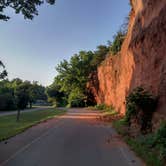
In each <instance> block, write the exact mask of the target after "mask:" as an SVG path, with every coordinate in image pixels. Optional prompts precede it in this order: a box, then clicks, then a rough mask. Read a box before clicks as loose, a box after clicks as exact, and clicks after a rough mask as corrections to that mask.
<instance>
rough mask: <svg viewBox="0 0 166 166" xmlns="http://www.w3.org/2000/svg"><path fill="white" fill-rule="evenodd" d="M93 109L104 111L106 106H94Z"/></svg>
mask: <svg viewBox="0 0 166 166" xmlns="http://www.w3.org/2000/svg"><path fill="white" fill-rule="evenodd" d="M95 108H96V109H97V110H105V109H106V108H107V106H106V105H105V104H97V105H96V106H95Z"/></svg>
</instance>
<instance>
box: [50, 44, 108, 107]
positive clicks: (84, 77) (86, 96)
mask: <svg viewBox="0 0 166 166" xmlns="http://www.w3.org/2000/svg"><path fill="white" fill-rule="evenodd" d="M108 51H109V49H108V47H107V46H104V45H100V46H98V47H97V50H96V51H94V52H92V51H80V52H79V54H75V55H73V56H72V57H71V59H70V60H69V61H66V60H63V61H62V62H61V63H60V64H59V65H58V66H57V68H56V70H57V72H58V75H57V76H56V77H55V81H54V83H53V84H52V85H51V86H54V87H58V91H59V93H61V92H63V93H64V94H65V96H66V98H67V101H68V105H69V106H81V107H82V106H86V105H94V103H95V101H94V96H93V95H92V94H91V93H90V92H89V91H88V89H87V87H86V85H87V82H88V81H89V79H90V77H89V76H90V73H91V72H93V71H96V70H97V66H98V65H100V63H101V62H102V61H103V60H104V59H105V57H106V54H107V53H108ZM56 95H57V96H58V93H57V94H56ZM54 98H56V101H57V97H55V96H54Z"/></svg>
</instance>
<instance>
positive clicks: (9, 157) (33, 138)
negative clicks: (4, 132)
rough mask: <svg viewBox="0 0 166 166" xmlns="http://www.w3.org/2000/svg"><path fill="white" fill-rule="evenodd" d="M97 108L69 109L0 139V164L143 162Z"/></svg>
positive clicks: (135, 165) (110, 165) (132, 165)
mask: <svg viewBox="0 0 166 166" xmlns="http://www.w3.org/2000/svg"><path fill="white" fill-rule="evenodd" d="M98 116H99V113H98V112H94V111H91V112H90V111H87V110H84V109H70V110H69V111H68V113H67V114H66V115H64V116H61V117H58V118H54V119H51V120H48V121H46V122H44V123H41V124H38V125H36V126H34V127H32V128H30V129H28V130H26V131H25V132H24V133H22V134H19V135H17V136H15V137H13V138H11V139H9V140H7V141H4V142H0V166H143V165H144V164H143V162H142V161H141V160H140V159H139V158H137V157H136V156H135V154H134V153H133V152H132V151H131V150H129V148H128V146H127V145H126V144H125V143H124V142H123V141H122V140H121V139H120V137H119V136H118V135H117V134H116V132H115V131H114V129H113V128H112V127H111V126H110V125H108V124H104V123H103V122H100V121H99V120H96V117H98Z"/></svg>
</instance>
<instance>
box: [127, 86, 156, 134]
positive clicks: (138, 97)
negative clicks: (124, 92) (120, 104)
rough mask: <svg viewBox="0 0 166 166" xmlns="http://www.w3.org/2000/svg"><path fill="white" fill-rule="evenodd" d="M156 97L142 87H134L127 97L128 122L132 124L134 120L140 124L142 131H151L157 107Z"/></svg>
mask: <svg viewBox="0 0 166 166" xmlns="http://www.w3.org/2000/svg"><path fill="white" fill-rule="evenodd" d="M156 103H157V100H156V97H154V96H152V95H151V94H150V93H149V92H148V91H146V90H144V89H143V88H142V87H137V88H136V89H134V90H133V91H132V92H131V93H130V94H129V95H128V97H127V98H126V117H125V119H126V122H128V125H129V126H131V123H132V120H133V119H134V122H135V123H137V124H138V125H139V126H140V131H141V133H146V132H147V131H149V130H150V131H151V127H152V124H151V119H152V116H153V112H154V111H155V108H156Z"/></svg>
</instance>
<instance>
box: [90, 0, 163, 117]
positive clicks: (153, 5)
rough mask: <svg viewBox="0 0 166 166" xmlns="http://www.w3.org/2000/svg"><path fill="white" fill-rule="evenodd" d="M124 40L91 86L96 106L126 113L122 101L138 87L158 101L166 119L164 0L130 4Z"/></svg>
mask: <svg viewBox="0 0 166 166" xmlns="http://www.w3.org/2000/svg"><path fill="white" fill-rule="evenodd" d="M131 4H132V10H131V13H130V21H129V28H128V34H127V37H126V39H125V41H124V43H123V46H122V49H121V52H120V53H119V55H117V56H111V55H110V56H108V57H107V59H106V60H105V61H104V62H103V63H102V64H101V65H100V67H99V68H98V71H97V73H96V74H93V77H92V80H91V82H90V87H91V90H92V92H93V94H94V96H95V99H96V101H97V103H105V104H107V105H113V106H114V107H115V108H116V109H117V111H120V112H121V113H125V98H126V96H127V94H128V93H129V92H130V91H132V89H133V88H135V87H137V86H143V87H144V88H146V89H147V90H149V91H150V92H151V93H153V94H154V95H155V96H158V97H159V103H158V109H157V110H158V112H160V114H164V115H166V0H132V1H131Z"/></svg>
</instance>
